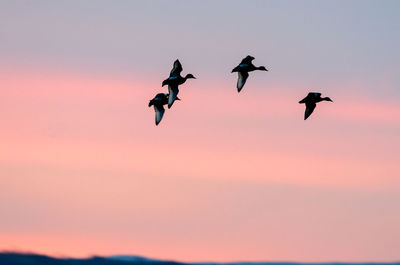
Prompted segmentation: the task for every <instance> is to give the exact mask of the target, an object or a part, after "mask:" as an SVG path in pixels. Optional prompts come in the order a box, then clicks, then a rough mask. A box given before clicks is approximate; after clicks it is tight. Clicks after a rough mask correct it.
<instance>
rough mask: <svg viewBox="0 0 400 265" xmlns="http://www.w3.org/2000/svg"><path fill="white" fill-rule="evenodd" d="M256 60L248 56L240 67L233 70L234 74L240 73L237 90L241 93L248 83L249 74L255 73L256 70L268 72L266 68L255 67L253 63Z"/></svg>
mask: <svg viewBox="0 0 400 265" xmlns="http://www.w3.org/2000/svg"><path fill="white" fill-rule="evenodd" d="M253 60H254V57H253V56H250V55H247V56H246V58H244V59H243V60H242V61H241V62H240V64H239V65H238V66H236V67H235V68H233V70H232V73H233V72H237V73H238V81H237V85H236V87H237V90H238V92H240V91H241V90H242V88H243V86H244V84H245V83H246V80H247V78H248V77H249V72H252V71H255V70H261V71H268V70H267V69H266V68H265V67H264V66H258V67H257V66H254V64H253V63H252V61H253Z"/></svg>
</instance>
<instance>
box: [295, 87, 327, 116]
mask: <svg viewBox="0 0 400 265" xmlns="http://www.w3.org/2000/svg"><path fill="white" fill-rule="evenodd" d="M321 101H331V102H333V101H332V99H330V98H328V97H325V98H321V93H318V92H310V93H308V95H307V97H305V98H303V99H302V100H300V101H299V103H300V104H302V103H305V104H306V111H305V112H304V120H307V118H308V117H310V115H311V113H313V111H314V109H315V107H316V106H317V103H318V102H321Z"/></svg>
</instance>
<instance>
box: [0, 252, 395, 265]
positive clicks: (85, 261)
mask: <svg viewBox="0 0 400 265" xmlns="http://www.w3.org/2000/svg"><path fill="white" fill-rule="evenodd" d="M308 264H310V265H363V264H368V265H400V262H359V263H355V262H325V263H324V262H321V263H319V262H316V263H305V262H178V261H168V260H157V259H149V258H145V257H141V256H111V257H101V256H93V257H90V258H55V257H51V256H46V255H41V254H35V253H20V252H0V265H308Z"/></svg>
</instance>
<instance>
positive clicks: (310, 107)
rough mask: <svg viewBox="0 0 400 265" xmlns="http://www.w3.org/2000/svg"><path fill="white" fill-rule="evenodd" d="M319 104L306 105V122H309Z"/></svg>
mask: <svg viewBox="0 0 400 265" xmlns="http://www.w3.org/2000/svg"><path fill="white" fill-rule="evenodd" d="M316 106H317V104H315V103H306V111H305V112H304V120H307V118H308V117H310V115H311V113H313V111H314V109H315V107H316Z"/></svg>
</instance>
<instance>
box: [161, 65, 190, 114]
mask: <svg viewBox="0 0 400 265" xmlns="http://www.w3.org/2000/svg"><path fill="white" fill-rule="evenodd" d="M182 70H183V68H182V64H181V62H179V60H176V61H175V62H174V66H173V67H172V70H171V73H170V74H169V77H168V78H167V79H165V80H164V81H163V82H162V86H165V85H168V93H169V97H168V108H171V106H172V104H174V102H175V100H176V99H177V97H178V93H179V89H178V86H179V85H182V84H183V83H185V82H186V80H187V79H189V78H194V79H196V77H194V76H193V75H192V74H187V75H186V76H185V77H182V76H181V72H182Z"/></svg>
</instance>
